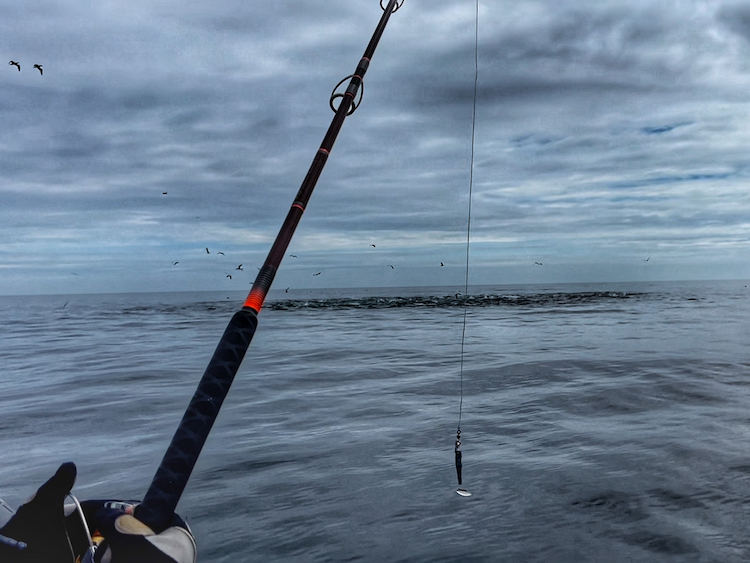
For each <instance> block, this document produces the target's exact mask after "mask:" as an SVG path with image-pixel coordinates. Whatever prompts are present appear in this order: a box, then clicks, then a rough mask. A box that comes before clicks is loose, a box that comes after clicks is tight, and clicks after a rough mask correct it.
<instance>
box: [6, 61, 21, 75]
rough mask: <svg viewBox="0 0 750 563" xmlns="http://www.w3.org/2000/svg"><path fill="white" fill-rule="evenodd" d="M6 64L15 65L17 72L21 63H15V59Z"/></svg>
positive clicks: (19, 70)
mask: <svg viewBox="0 0 750 563" xmlns="http://www.w3.org/2000/svg"><path fill="white" fill-rule="evenodd" d="M8 64H9V65H13V66H17V67H18V72H21V65H20V63H17V62H16V61H10V62H9V63H8Z"/></svg>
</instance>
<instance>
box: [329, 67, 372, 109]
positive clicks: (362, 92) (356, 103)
mask: <svg viewBox="0 0 750 563" xmlns="http://www.w3.org/2000/svg"><path fill="white" fill-rule="evenodd" d="M350 78H354V75H353V74H350V75H349V76H345V77H344V78H342V79H341V81H340V82H339V83H338V84H336V86H334V88H333V91H332V92H331V99H330V100H328V105H329V106H330V107H331V109H332V110H333V113H336V112H337V111H338V108H337V107H334V106H333V100H335V99H336V98H343V97H344V96H345V95H346V94H345V93H344V94H337V93H336V89H337V88H338V87H339V86H341V85H342V84H343V83H344V82H346V81H347V80H349V79H350ZM357 90H359V101H357V100H352V107H350V108H349V111H348V112H346V115H347V117H348V116H350V115H351V114H353V113H354V112H355V111H357V108H358V107H359V104H361V103H362V96H364V95H365V81H364V80H362V81H361V82H360V83H359V88H357Z"/></svg>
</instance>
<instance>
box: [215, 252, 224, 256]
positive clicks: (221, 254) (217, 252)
mask: <svg viewBox="0 0 750 563" xmlns="http://www.w3.org/2000/svg"><path fill="white" fill-rule="evenodd" d="M216 254H221V255H222V256H226V254H224V253H223V252H217V253H216Z"/></svg>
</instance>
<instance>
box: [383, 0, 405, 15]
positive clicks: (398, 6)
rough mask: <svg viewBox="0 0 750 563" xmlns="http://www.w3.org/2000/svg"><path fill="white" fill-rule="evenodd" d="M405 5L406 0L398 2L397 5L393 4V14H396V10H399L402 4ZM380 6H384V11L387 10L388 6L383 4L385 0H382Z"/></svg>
mask: <svg viewBox="0 0 750 563" xmlns="http://www.w3.org/2000/svg"><path fill="white" fill-rule="evenodd" d="M403 5H404V0H401V2H396V4H395V6H393V11H392V12H391V13H392V14H395V13H396V12H397V11H398V9H399V8H400V7H401V6H403ZM380 7H381V8H382V10H383V11H384V12H385V8H386V6H383V0H380Z"/></svg>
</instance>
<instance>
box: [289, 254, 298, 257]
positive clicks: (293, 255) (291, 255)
mask: <svg viewBox="0 0 750 563" xmlns="http://www.w3.org/2000/svg"><path fill="white" fill-rule="evenodd" d="M289 257H290V258H297V256H296V255H295V254H290V255H289Z"/></svg>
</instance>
